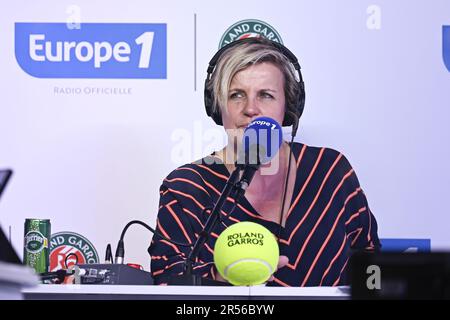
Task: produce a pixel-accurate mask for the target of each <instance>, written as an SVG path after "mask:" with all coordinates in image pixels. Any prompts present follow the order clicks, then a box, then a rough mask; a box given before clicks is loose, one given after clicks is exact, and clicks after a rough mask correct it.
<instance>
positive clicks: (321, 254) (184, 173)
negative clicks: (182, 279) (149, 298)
mask: <svg viewBox="0 0 450 320" xmlns="http://www.w3.org/2000/svg"><path fill="white" fill-rule="evenodd" d="M292 152H293V155H294V157H295V162H296V166H297V174H296V180H295V185H294V191H293V195H292V200H291V203H290V207H289V210H288V212H287V214H286V223H285V226H284V227H282V228H281V232H280V226H279V224H277V223H275V222H272V221H268V220H265V219H264V218H263V217H262V216H261V215H259V214H258V212H256V210H255V209H254V208H253V207H252V205H251V204H250V203H249V201H248V200H247V199H246V198H245V197H243V198H242V199H241V201H240V203H239V204H238V205H237V207H236V208H235V209H234V211H233V213H232V214H231V215H230V216H228V217H226V215H227V214H228V212H229V210H231V208H232V207H233V202H232V199H231V198H229V199H228V200H227V201H226V203H225V206H224V208H223V211H222V222H221V223H218V225H217V226H216V228H215V229H214V232H213V233H212V236H211V237H209V239H208V241H207V242H206V243H205V245H204V247H203V248H202V249H201V250H200V253H199V256H198V259H197V261H196V263H195V265H194V272H195V273H197V274H200V275H201V276H203V277H209V278H214V276H215V273H216V269H215V266H214V262H213V254H214V250H213V249H214V243H215V241H216V239H217V237H218V235H220V233H221V232H222V231H223V230H224V229H225V228H226V226H229V225H232V224H234V223H237V222H239V221H252V222H257V223H259V224H261V225H263V226H265V227H266V228H268V229H269V230H270V231H271V232H272V233H273V234H274V235H278V234H279V235H280V238H279V247H280V255H285V256H287V257H288V258H289V264H288V265H287V266H285V267H283V268H281V269H279V270H278V271H277V272H275V274H274V280H273V282H271V283H268V284H267V285H272V286H338V285H345V284H348V278H347V276H346V271H347V268H348V260H349V256H350V252H351V251H353V250H369V251H372V250H378V249H379V248H380V242H379V239H378V235H377V223H376V220H375V218H374V216H373V215H372V213H371V211H370V209H369V206H368V204H367V200H366V197H365V195H364V192H363V191H362V189H361V187H360V185H359V182H358V178H357V177H356V174H355V172H354V170H353V168H352V167H351V166H350V163H349V162H348V161H347V159H346V158H345V157H344V156H343V155H342V154H341V153H339V152H337V151H335V150H333V149H329V148H317V147H310V146H307V145H305V144H301V143H294V144H293V146H292ZM207 160H208V159H207V158H204V159H202V161H200V162H195V163H191V164H186V165H184V166H181V167H179V168H177V169H176V170H174V171H173V172H172V173H170V174H169V175H168V176H167V178H166V179H164V181H163V183H162V185H161V188H160V204H159V212H158V217H157V229H158V231H159V232H160V233H161V234H163V235H164V236H165V237H167V238H169V239H171V240H174V241H177V242H181V243H195V240H196V238H197V236H198V234H199V233H200V232H201V230H202V228H203V226H204V225H205V223H206V220H207V218H208V216H209V214H210V211H211V209H212V208H213V206H214V203H215V202H216V201H217V199H218V198H219V196H220V193H221V191H222V189H223V188H224V186H225V183H226V181H227V179H228V177H229V175H230V174H229V172H228V170H227V168H226V167H225V165H224V164H222V163H218V162H217V161H215V162H213V163H211V162H212V161H207ZM209 160H211V159H209ZM293 160H294V158H293ZM189 251H190V248H189V247H182V246H177V245H174V244H172V243H170V242H168V241H166V240H164V239H162V238H161V237H159V236H157V235H155V236H154V237H153V239H152V243H151V245H150V248H149V253H150V254H151V271H152V275H153V277H154V279H155V283H157V284H160V283H164V282H165V279H164V278H165V277H167V276H170V275H174V274H181V272H182V270H183V263H184V261H185V258H186V257H187V255H188V254H189Z"/></svg>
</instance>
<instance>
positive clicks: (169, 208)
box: [166, 205, 192, 244]
mask: <svg viewBox="0 0 450 320" xmlns="http://www.w3.org/2000/svg"><path fill="white" fill-rule="evenodd" d="M166 208H167V209H168V210H169V212H170V214H171V215H172V217H173V218H174V219H175V221H176V222H177V224H178V226H179V227H180V229H181V231H182V232H183V234H184V237H185V238H186V240H187V241H188V242H189V244H192V240H191V238H190V237H189V235H188V234H187V232H186V229H185V228H184V226H183V224H182V223H181V221H180V219H179V218H178V216H177V215H176V213H175V212H174V211H173V210H172V208H171V207H170V206H169V205H166Z"/></svg>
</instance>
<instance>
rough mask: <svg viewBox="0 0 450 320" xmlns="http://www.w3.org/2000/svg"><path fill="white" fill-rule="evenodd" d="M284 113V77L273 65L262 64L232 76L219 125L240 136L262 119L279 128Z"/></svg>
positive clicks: (268, 63)
mask: <svg viewBox="0 0 450 320" xmlns="http://www.w3.org/2000/svg"><path fill="white" fill-rule="evenodd" d="M284 110H285V96H284V76H283V73H282V72H281V70H280V69H279V68H278V67H277V66H275V65H274V64H273V63H270V62H263V63H259V64H255V65H251V66H249V67H248V68H246V69H244V70H241V71H239V72H238V73H236V74H235V76H234V77H233V79H232V80H231V84H230V89H229V91H228V103H227V106H226V110H225V112H222V121H223V125H224V128H225V129H228V130H227V131H230V130H229V129H239V130H238V131H239V132H242V131H243V129H245V127H246V126H247V125H248V124H249V123H250V122H251V121H252V120H253V119H255V118H258V117H261V116H266V117H270V118H273V119H275V120H276V121H278V123H280V124H281V123H282V122H283V119H284ZM231 131H235V130H231ZM233 135H234V134H233ZM238 135H240V134H238Z"/></svg>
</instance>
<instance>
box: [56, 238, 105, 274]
mask: <svg viewBox="0 0 450 320" xmlns="http://www.w3.org/2000/svg"><path fill="white" fill-rule="evenodd" d="M66 260H67V261H66ZM66 262H67V265H66ZM86 263H99V258H98V254H97V250H96V249H95V247H94V246H93V244H92V243H91V242H90V241H89V240H88V239H87V238H85V237H83V236H82V235H80V234H78V233H75V232H69V231H64V232H58V233H55V234H52V237H51V240H50V271H56V270H59V269H68V268H70V267H72V266H73V265H75V264H86Z"/></svg>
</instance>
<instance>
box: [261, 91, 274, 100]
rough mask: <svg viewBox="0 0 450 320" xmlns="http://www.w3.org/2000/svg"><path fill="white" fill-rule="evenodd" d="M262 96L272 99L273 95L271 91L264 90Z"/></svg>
mask: <svg viewBox="0 0 450 320" xmlns="http://www.w3.org/2000/svg"><path fill="white" fill-rule="evenodd" d="M261 97H263V98H265V99H272V98H273V96H272V95H271V94H270V93H267V92H262V93H261Z"/></svg>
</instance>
